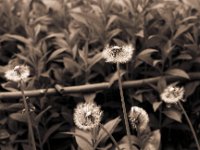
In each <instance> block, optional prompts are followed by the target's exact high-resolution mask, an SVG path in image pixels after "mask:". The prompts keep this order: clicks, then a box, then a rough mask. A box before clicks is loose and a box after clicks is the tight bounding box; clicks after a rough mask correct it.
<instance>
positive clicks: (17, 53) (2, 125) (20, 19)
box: [0, 0, 200, 150]
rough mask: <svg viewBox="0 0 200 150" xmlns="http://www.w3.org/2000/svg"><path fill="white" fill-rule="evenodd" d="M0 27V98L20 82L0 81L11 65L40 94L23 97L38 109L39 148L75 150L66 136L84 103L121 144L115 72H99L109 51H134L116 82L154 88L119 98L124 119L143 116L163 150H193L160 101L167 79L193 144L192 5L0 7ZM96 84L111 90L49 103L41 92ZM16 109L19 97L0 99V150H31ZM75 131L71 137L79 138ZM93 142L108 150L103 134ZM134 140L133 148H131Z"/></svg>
mask: <svg viewBox="0 0 200 150" xmlns="http://www.w3.org/2000/svg"><path fill="white" fill-rule="evenodd" d="M0 24H1V26H0V56H1V59H0V82H1V88H0V89H1V92H6V91H9V92H13V93H14V92H15V91H18V90H20V89H19V85H18V84H17V83H14V82H11V81H7V80H6V79H5V77H4V73H5V71H6V70H7V69H8V68H10V67H12V66H16V65H18V64H26V65H27V66H29V67H30V69H31V76H30V77H29V79H28V82H26V87H25V89H26V90H36V89H41V88H43V89H46V93H44V94H43V95H42V96H39V97H29V101H30V104H31V105H33V106H34V107H35V110H34V112H33V116H34V129H35V137H36V143H37V145H38V148H40V149H42V148H43V149H44V150H67V149H78V148H77V147H79V148H80V145H81V144H82V143H77V141H78V140H77V139H78V138H80V137H77V136H76V135H74V134H73V133H74V131H75V130H77V129H75V124H74V121H73V113H74V108H75V107H76V105H77V104H78V103H80V102H84V101H91V100H94V101H95V102H96V103H97V104H98V105H99V106H101V109H102V110H103V117H102V121H101V122H102V124H106V123H107V126H106V127H107V129H108V130H109V131H110V133H111V134H112V135H113V136H114V138H115V139H116V141H118V143H120V142H121V143H123V140H124V139H123V137H124V136H125V134H126V133H125V128H124V124H123V121H121V119H119V117H121V118H122V116H123V115H122V108H121V103H120V95H119V90H118V89H116V88H112V86H114V84H115V81H116V80H117V77H116V67H115V65H114V64H109V63H105V60H104V59H102V50H103V49H104V47H106V46H107V45H123V44H132V45H133V46H134V48H135V52H134V56H133V58H132V60H131V61H130V62H128V63H127V64H122V65H121V67H122V69H123V76H122V77H123V78H122V79H123V81H129V80H139V79H146V78H151V77H160V78H159V80H158V82H156V83H153V84H152V83H146V85H143V86H138V87H134V88H128V89H124V95H125V102H126V107H127V110H130V108H131V106H134V105H136V106H140V107H142V108H144V109H145V110H146V111H147V113H148V115H149V117H150V128H151V130H152V131H156V132H152V133H155V134H156V133H157V131H160V133H161V146H160V147H161V149H163V150H169V149H170V150H173V149H176V150H179V149H180V150H183V149H185V150H186V149H187V150H188V149H195V142H194V140H193V137H192V134H191V131H190V128H189V126H188V124H187V122H186V119H185V117H184V116H182V111H181V109H179V107H178V106H177V105H172V106H168V105H167V104H165V103H164V102H162V101H161V99H160V96H159V95H160V93H161V92H162V91H163V89H164V88H165V87H166V86H167V85H168V84H169V83H170V81H169V80H168V78H166V75H171V76H175V77H176V81H177V82H178V84H179V85H181V86H183V87H184V88H185V99H186V101H185V102H183V106H184V107H185V109H186V112H187V113H188V116H189V118H190V120H191V122H192V124H193V126H194V128H195V131H196V133H197V136H198V138H199V139H200V119H199V115H200V101H199V100H200V95H199V90H200V88H199V83H200V82H199V81H198V80H193V78H192V77H191V76H190V75H191V73H198V72H199V71H200V67H199V63H200V48H199V45H200V2H199V0H182V1H176V0H15V1H14V0H0ZM101 82H109V83H110V86H111V88H110V89H107V90H101V91H93V92H92V93H88V92H87V93H82V92H79V93H68V94H65V93H59V92H58V94H56V95H48V88H54V87H55V86H56V87H57V86H58V85H59V86H63V87H64V86H76V85H89V84H93V83H101ZM0 95H1V93H0ZM22 110H23V104H22V100H21V99H20V98H13V97H12V98H6V99H1V100H0V132H1V133H4V132H5V133H7V134H8V138H7V139H6V141H5V140H1V134H0V147H1V149H2V150H4V149H6V148H10V149H13V150H18V149H24V150H27V149H30V147H29V146H28V138H27V132H28V129H27V125H26V119H25V117H24V114H23V113H21V111H22ZM63 132H65V134H64V133H63ZM76 132H77V131H76ZM82 132H83V131H81V130H80V131H78V133H80V134H83V135H84V134H85V133H84V132H83V133H82ZM101 132H103V131H101ZM131 132H132V134H133V135H134V134H136V131H135V130H131ZM101 134H102V133H101ZM104 134H105V133H104ZM2 135H3V134H2ZM99 136H102V137H100V138H101V141H100V142H99V145H98V146H99V147H101V148H105V149H114V145H111V144H112V141H111V140H110V139H109V138H108V137H107V136H106V135H99ZM147 136H149V135H147ZM150 136H151V135H150ZM86 138H87V137H86ZM79 140H80V139H79ZM133 141H134V142H135V143H134V144H136V145H137V142H138V141H137V140H136V139H133ZM79 142H80V141H79ZM81 142H83V141H81ZM83 143H84V142H83ZM154 144H157V145H159V144H158V143H154Z"/></svg>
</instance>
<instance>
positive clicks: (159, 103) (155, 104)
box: [153, 101, 162, 112]
mask: <svg viewBox="0 0 200 150" xmlns="http://www.w3.org/2000/svg"><path fill="white" fill-rule="evenodd" d="M161 104H162V101H160V102H153V110H154V112H156V111H157V110H158V108H159V107H160V105H161Z"/></svg>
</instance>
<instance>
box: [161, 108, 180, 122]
mask: <svg viewBox="0 0 200 150" xmlns="http://www.w3.org/2000/svg"><path fill="white" fill-rule="evenodd" d="M163 113H164V114H165V115H166V116H167V117H169V118H171V119H173V120H176V121H178V122H182V120H181V119H182V113H181V112H180V111H178V110H174V109H168V110H165V111H163Z"/></svg>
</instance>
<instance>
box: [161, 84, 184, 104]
mask: <svg viewBox="0 0 200 150" xmlns="http://www.w3.org/2000/svg"><path fill="white" fill-rule="evenodd" d="M184 92H185V90H184V88H183V87H177V86H175V85H173V84H171V85H169V86H167V87H166V88H165V89H164V91H163V92H162V93H161V94H160V97H161V99H162V100H163V101H164V102H165V103H169V104H172V103H177V102H178V101H180V100H182V99H183V96H184Z"/></svg>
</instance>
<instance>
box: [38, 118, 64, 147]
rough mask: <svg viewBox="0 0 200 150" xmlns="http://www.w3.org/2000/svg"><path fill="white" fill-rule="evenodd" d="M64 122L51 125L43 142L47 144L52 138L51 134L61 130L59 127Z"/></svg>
mask: <svg viewBox="0 0 200 150" xmlns="http://www.w3.org/2000/svg"><path fill="white" fill-rule="evenodd" d="M63 123H64V122H61V123H58V124H54V125H53V126H51V127H50V128H49V129H48V130H47V131H46V132H45V134H44V137H43V138H42V144H45V143H46V142H47V140H48V139H49V138H50V136H51V135H52V134H53V133H54V132H56V131H57V130H59V128H60V127H61V126H62V125H63Z"/></svg>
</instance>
